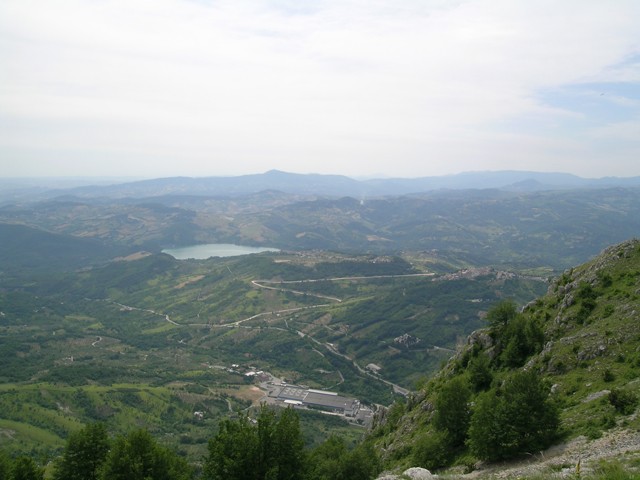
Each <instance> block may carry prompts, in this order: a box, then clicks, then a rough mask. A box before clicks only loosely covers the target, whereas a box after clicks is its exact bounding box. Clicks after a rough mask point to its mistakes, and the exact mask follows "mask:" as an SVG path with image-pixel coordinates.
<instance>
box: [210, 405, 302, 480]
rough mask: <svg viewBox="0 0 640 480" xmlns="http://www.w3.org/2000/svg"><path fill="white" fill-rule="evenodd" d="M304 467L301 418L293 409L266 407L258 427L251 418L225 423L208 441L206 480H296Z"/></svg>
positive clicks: (262, 410)
mask: <svg viewBox="0 0 640 480" xmlns="http://www.w3.org/2000/svg"><path fill="white" fill-rule="evenodd" d="M304 467H305V461H304V442H303V439H302V433H301V431H300V424H299V419H298V415H297V414H296V413H295V411H293V410H292V409H287V410H283V411H282V412H281V414H280V416H279V417H277V416H276V414H275V411H274V410H272V409H270V408H268V407H267V406H263V407H262V408H261V409H260V412H259V413H258V417H257V420H256V423H255V425H254V424H252V422H251V421H250V420H249V418H248V417H246V416H242V417H240V418H239V419H238V420H223V421H222V422H221V423H220V427H219V430H218V434H217V435H216V436H215V437H214V438H212V439H211V440H210V441H209V456H208V457H207V459H206V461H205V466H204V478H205V479H206V480H223V479H224V480H241V479H242V480H245V479H256V480H293V479H297V478H301V477H302V474H303V473H302V472H303V470H304Z"/></svg>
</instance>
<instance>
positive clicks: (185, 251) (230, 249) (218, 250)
mask: <svg viewBox="0 0 640 480" xmlns="http://www.w3.org/2000/svg"><path fill="white" fill-rule="evenodd" d="M279 251H280V250H278V249H277V248H268V247H243V246H241V245H233V244H231V243H206V244H203V245H190V246H187V247H178V248H165V249H164V250H162V253H166V254H168V255H171V256H172V257H173V258H175V259H177V260H187V259H189V258H195V259H197V260H202V259H205V258H209V257H236V256H238V255H249V254H251V253H262V252H279Z"/></svg>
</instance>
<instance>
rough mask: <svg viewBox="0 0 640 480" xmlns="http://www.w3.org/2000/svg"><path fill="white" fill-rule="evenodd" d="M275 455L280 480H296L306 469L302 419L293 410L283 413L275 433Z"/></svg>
mask: <svg viewBox="0 0 640 480" xmlns="http://www.w3.org/2000/svg"><path fill="white" fill-rule="evenodd" d="M274 433H275V434H274V449H273V455H274V460H275V464H276V465H277V467H278V470H277V476H276V477H275V478H277V479H278V480H296V479H298V478H300V476H301V475H302V472H303V471H304V469H305V466H306V462H305V452H304V439H303V438H302V431H301V430H300V419H299V417H298V415H297V414H296V413H295V412H294V411H293V409H291V408H287V409H285V410H283V411H282V413H281V414H280V418H279V419H278V423H277V425H276V427H275V432H274Z"/></svg>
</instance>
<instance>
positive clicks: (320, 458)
mask: <svg viewBox="0 0 640 480" xmlns="http://www.w3.org/2000/svg"><path fill="white" fill-rule="evenodd" d="M346 456H347V447H346V445H345V444H344V440H343V439H342V438H340V437H337V436H336V435H331V436H330V437H329V438H328V439H327V440H325V441H324V442H322V443H321V444H320V445H318V446H317V447H316V448H315V449H314V450H313V451H312V452H311V455H310V456H309V472H308V478H309V480H342V479H343V478H344V477H343V475H342V471H343V469H344V462H345V458H346Z"/></svg>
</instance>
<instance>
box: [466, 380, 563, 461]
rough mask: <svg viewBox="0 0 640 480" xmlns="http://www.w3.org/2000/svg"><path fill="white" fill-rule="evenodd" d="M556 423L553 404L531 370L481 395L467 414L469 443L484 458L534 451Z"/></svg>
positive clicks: (552, 432) (546, 440) (550, 438)
mask: <svg viewBox="0 0 640 480" xmlns="http://www.w3.org/2000/svg"><path fill="white" fill-rule="evenodd" d="M558 425H559V415H558V408H557V405H556V404H555V403H554V402H552V401H551V400H550V399H549V388H548V387H547V386H546V385H545V384H544V383H543V382H542V381H541V380H540V379H539V378H538V375H536V373H535V372H517V373H515V374H513V375H512V376H511V377H509V378H508V379H507V380H506V381H505V382H504V384H503V385H502V386H501V387H500V388H499V389H492V390H490V391H489V392H486V393H484V394H481V395H480V396H479V397H478V399H477V401H476V406H475V410H474V412H473V415H472V417H471V424H470V427H469V442H468V443H469V446H470V447H471V450H472V452H473V453H474V454H475V455H476V456H478V457H479V458H482V459H485V460H499V459H504V458H511V457H514V456H517V455H519V454H522V453H532V452H538V451H540V450H542V449H544V448H546V447H547V446H549V445H550V444H551V442H552V441H553V439H554V437H555V435H556V432H557V429H558Z"/></svg>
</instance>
